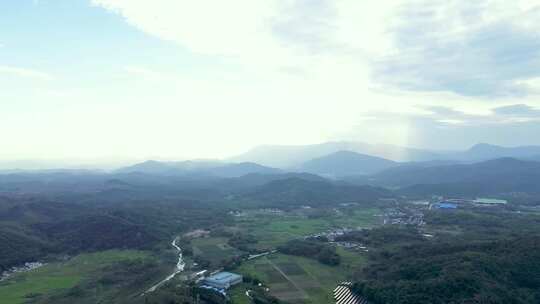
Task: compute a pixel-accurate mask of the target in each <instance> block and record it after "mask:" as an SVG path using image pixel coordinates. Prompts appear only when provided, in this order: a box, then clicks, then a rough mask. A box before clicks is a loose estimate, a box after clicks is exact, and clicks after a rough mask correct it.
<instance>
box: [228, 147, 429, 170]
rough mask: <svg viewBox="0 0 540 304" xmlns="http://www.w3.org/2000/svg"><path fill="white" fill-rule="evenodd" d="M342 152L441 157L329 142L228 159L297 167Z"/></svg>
mask: <svg viewBox="0 0 540 304" xmlns="http://www.w3.org/2000/svg"><path fill="white" fill-rule="evenodd" d="M339 151H351V152H356V153H360V154H366V155H371V156H375V157H380V158H385V159H388V160H392V161H426V160H434V159H440V155H439V154H438V153H435V152H432V151H427V150H421V149H414V148H404V147H399V146H393V145H371V144H366V143H360V142H345V141H342V142H327V143H322V144H315V145H305V146H260V147H256V148H253V149H251V150H250V151H248V152H246V153H244V154H241V155H238V156H235V157H232V158H230V159H228V161H234V162H245V161H251V162H256V163H258V164H262V165H265V166H271V167H276V168H291V167H298V166H300V165H301V164H303V163H305V162H307V161H310V160H312V159H315V158H319V157H323V156H326V155H329V154H332V153H335V152H339Z"/></svg>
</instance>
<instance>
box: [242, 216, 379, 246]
mask: <svg viewBox="0 0 540 304" xmlns="http://www.w3.org/2000/svg"><path fill="white" fill-rule="evenodd" d="M378 213H380V210H379V209H378V208H363V207H358V208H355V209H351V210H347V211H346V213H340V214H335V215H329V216H324V217H321V218H309V217H305V216H298V215H296V216H294V215H292V216H289V215H254V216H246V217H239V218H237V220H236V221H237V225H238V226H239V227H241V230H243V231H248V232H249V233H250V234H252V235H254V236H255V237H256V238H257V240H258V244H257V247H259V248H274V247H276V246H278V245H281V244H283V243H285V242H287V241H288V240H291V239H296V238H300V237H303V236H306V235H309V234H313V233H318V232H324V231H327V230H330V229H333V228H339V227H350V228H357V227H366V228H367V227H373V226H375V225H377V224H378V222H379V221H380V218H378V217H377V216H376V215H377V214H378Z"/></svg>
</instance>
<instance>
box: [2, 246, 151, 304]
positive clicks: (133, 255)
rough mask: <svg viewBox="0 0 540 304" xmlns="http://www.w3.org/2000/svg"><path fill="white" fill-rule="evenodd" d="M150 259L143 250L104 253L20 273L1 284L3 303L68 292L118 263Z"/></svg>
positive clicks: (82, 256)
mask: <svg viewBox="0 0 540 304" xmlns="http://www.w3.org/2000/svg"><path fill="white" fill-rule="evenodd" d="M147 257H148V254H147V253H145V252H141V251H116V250H115V251H103V252H98V253H91V254H82V255H79V256H76V257H74V258H72V259H70V260H68V261H66V262H58V263H51V264H48V265H45V266H43V267H41V268H38V269H35V270H32V271H30V272H26V273H18V274H15V275H14V276H13V277H11V278H10V279H9V280H6V281H4V282H2V283H0V303H2V304H4V303H5V304H17V303H24V302H26V301H27V300H29V298H30V297H33V296H37V295H40V294H52V293H55V292H60V291H62V290H67V289H70V288H72V287H74V286H76V285H77V284H78V283H80V282H81V281H83V280H85V279H86V278H88V277H90V276H93V275H95V274H97V273H99V272H100V270H101V269H102V268H104V267H106V266H108V265H111V264H113V263H115V262H119V261H125V260H133V259H140V258H147Z"/></svg>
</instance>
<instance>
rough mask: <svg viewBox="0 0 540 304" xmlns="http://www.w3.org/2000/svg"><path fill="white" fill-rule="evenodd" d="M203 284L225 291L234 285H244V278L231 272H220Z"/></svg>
mask: <svg viewBox="0 0 540 304" xmlns="http://www.w3.org/2000/svg"><path fill="white" fill-rule="evenodd" d="M203 283H204V284H205V285H208V286H211V287H214V288H218V289H224V290H225V289H229V288H230V287H231V286H233V285H236V284H239V283H242V276H241V275H239V274H236V273H231V272H219V273H216V274H214V275H212V276H210V277H208V278H206V279H204V281H203Z"/></svg>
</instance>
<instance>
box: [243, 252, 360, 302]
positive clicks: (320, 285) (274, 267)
mask: <svg viewBox="0 0 540 304" xmlns="http://www.w3.org/2000/svg"><path fill="white" fill-rule="evenodd" d="M339 253H340V254H342V258H343V263H342V265H340V266H337V267H331V266H326V265H323V264H321V263H319V262H317V261H315V260H312V259H308V258H303V257H296V256H290V255H283V254H273V255H270V256H268V257H263V258H260V259H257V260H253V261H249V262H246V263H244V264H242V266H240V267H239V268H238V269H237V270H236V271H238V272H240V273H242V274H245V275H250V276H253V277H256V278H258V279H259V280H261V281H262V282H264V283H265V284H266V285H267V286H268V287H269V288H270V293H271V294H272V295H274V296H275V297H277V298H279V299H281V300H285V301H288V302H291V303H310V304H328V303H332V300H333V297H332V291H333V289H334V288H335V287H336V284H337V283H339V282H341V281H344V280H346V279H347V278H348V276H349V275H350V273H351V271H352V269H353V268H354V267H352V266H358V265H361V264H362V263H363V262H364V257H363V256H361V255H359V254H357V253H352V252H345V251H344V250H343V251H342V250H339ZM235 295H236V297H235V298H237V299H238V300H239V301H241V300H242V298H243V297H242V291H235ZM234 303H235V304H236V303H242V302H237V301H235V302H234Z"/></svg>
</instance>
